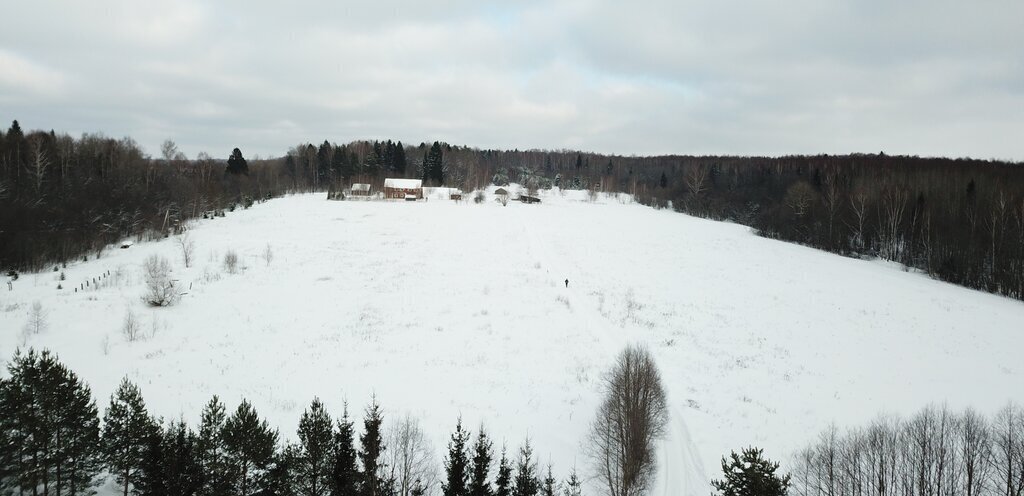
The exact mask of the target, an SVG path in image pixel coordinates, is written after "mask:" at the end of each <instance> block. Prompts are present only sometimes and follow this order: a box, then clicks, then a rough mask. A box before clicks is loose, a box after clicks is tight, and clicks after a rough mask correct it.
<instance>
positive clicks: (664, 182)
mask: <svg viewBox="0 0 1024 496" xmlns="http://www.w3.org/2000/svg"><path fill="white" fill-rule="evenodd" d="M659 183H660V185H661V187H662V188H667V187H668V176H666V175H665V172H664V171H662V173H661V181H659Z"/></svg>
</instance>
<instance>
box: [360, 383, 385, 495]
mask: <svg viewBox="0 0 1024 496" xmlns="http://www.w3.org/2000/svg"><path fill="white" fill-rule="evenodd" d="M383 422H384V415H383V413H382V412H381V409H380V405H378V404H377V400H376V398H375V399H374V400H373V402H372V403H370V406H368V407H367V408H366V413H365V416H364V418H363V434H362V435H360V436H359V445H360V447H359V461H360V462H362V465H363V470H362V477H361V479H362V480H361V481H360V484H359V494H360V495H361V496H384V495H386V494H387V493H388V492H387V489H388V487H387V486H388V484H387V480H386V479H384V477H383V476H382V474H383V473H384V463H383V461H382V458H383V457H382V455H383V453H384V443H383V440H382V439H381V432H380V428H381V424H382V423H383Z"/></svg>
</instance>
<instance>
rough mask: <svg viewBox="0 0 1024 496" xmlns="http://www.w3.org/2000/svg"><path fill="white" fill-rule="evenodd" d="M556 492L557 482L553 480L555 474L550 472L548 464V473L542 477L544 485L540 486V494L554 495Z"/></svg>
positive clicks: (545, 495)
mask: <svg viewBox="0 0 1024 496" xmlns="http://www.w3.org/2000/svg"><path fill="white" fill-rule="evenodd" d="M557 492H558V483H557V482H556V481H555V476H554V474H553V473H552V472H551V464H550V463H549V464H548V475H547V476H545V477H544V485H543V486H541V488H540V494H541V495H542V496H556V495H555V493H557Z"/></svg>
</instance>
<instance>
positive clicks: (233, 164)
mask: <svg viewBox="0 0 1024 496" xmlns="http://www.w3.org/2000/svg"><path fill="white" fill-rule="evenodd" d="M225 172H227V173H228V174H231V175H236V176H237V175H239V174H243V175H246V176H248V175H249V163H248V162H246V161H245V157H243V156H242V150H239V149H238V148H235V149H234V150H231V156H230V157H228V167H227V169H226V170H225Z"/></svg>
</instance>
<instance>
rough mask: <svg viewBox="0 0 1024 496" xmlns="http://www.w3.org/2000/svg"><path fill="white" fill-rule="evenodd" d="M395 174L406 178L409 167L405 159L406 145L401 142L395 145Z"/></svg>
mask: <svg viewBox="0 0 1024 496" xmlns="http://www.w3.org/2000/svg"><path fill="white" fill-rule="evenodd" d="M394 160H395V173H396V174H398V175H399V176H400V177H405V169H406V168H407V167H408V165H409V164H408V163H407V162H406V159H405V145H403V144H402V142H401V141H399V142H398V143H396V144H395V159H394Z"/></svg>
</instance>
